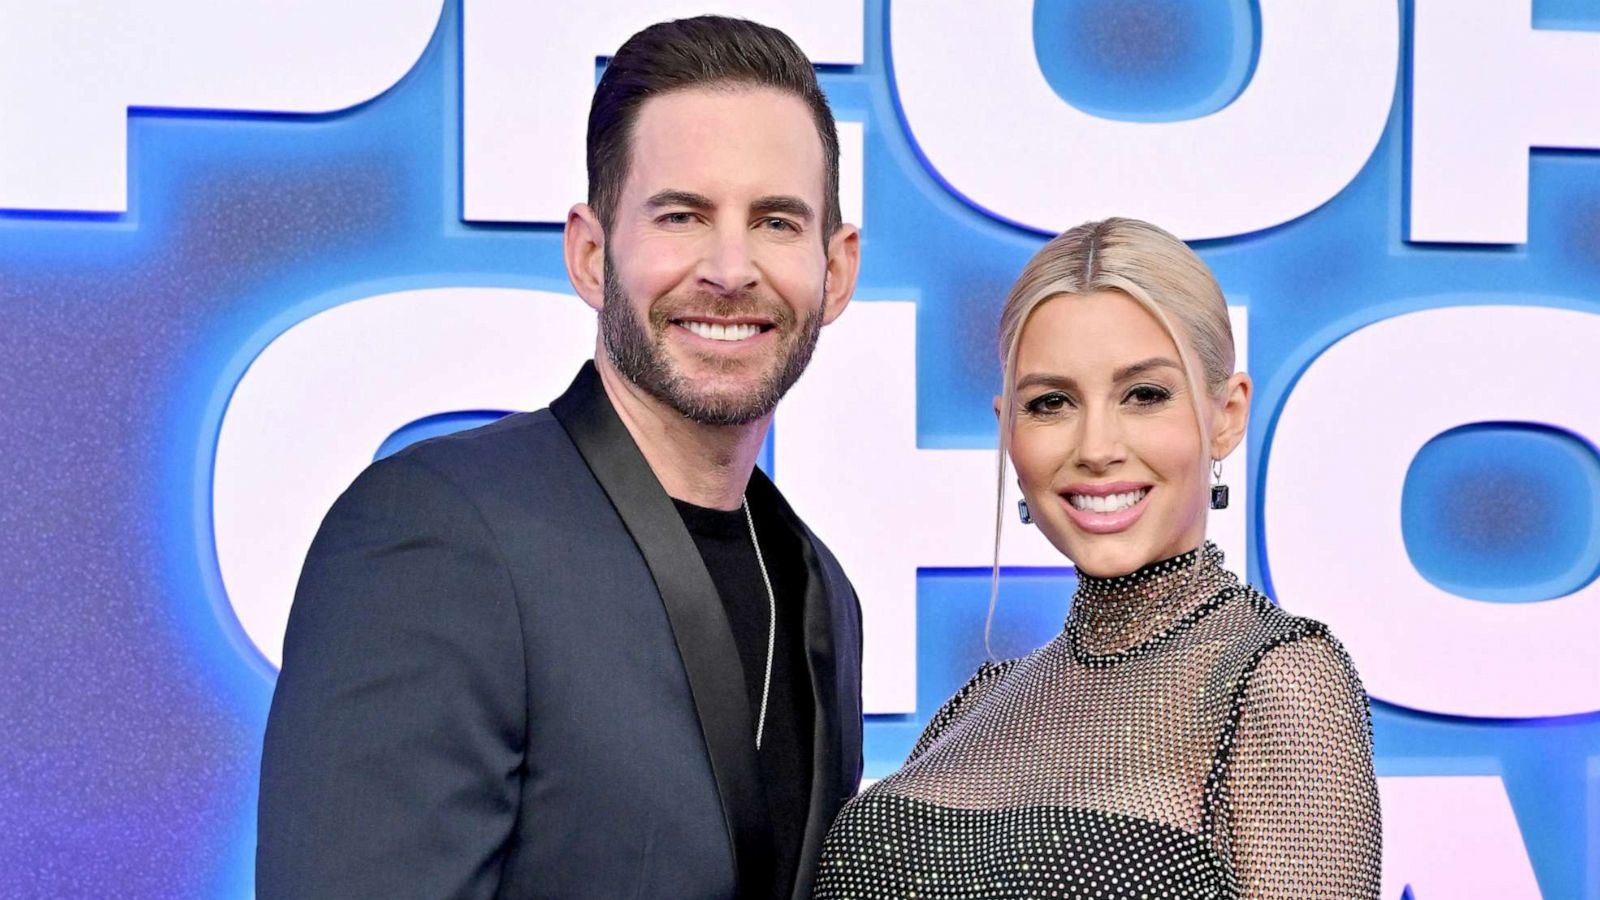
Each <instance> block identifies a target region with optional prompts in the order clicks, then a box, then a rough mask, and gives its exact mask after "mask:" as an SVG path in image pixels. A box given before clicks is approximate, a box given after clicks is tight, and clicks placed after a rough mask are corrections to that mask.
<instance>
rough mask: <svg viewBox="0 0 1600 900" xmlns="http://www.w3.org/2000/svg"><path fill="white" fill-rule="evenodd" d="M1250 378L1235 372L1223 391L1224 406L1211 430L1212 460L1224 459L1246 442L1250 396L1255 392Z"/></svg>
mask: <svg viewBox="0 0 1600 900" xmlns="http://www.w3.org/2000/svg"><path fill="white" fill-rule="evenodd" d="M1254 387H1255V386H1254V384H1253V383H1252V382H1251V381H1250V376H1249V375H1246V374H1245V373H1243V372H1235V373H1234V374H1233V375H1232V376H1230V377H1229V378H1228V384H1227V387H1225V388H1224V389H1223V393H1222V405H1221V407H1220V409H1219V410H1218V412H1219V415H1218V416H1217V420H1216V424H1215V425H1214V427H1213V428H1212V429H1211V458H1212V459H1223V458H1225V457H1227V455H1228V454H1230V453H1232V452H1233V450H1234V448H1235V447H1237V446H1239V442H1240V441H1242V440H1244V435H1245V431H1246V429H1248V428H1249V427H1250V396H1251V394H1252V392H1253V391H1254Z"/></svg>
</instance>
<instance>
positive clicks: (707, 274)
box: [700, 225, 760, 294]
mask: <svg viewBox="0 0 1600 900" xmlns="http://www.w3.org/2000/svg"><path fill="white" fill-rule="evenodd" d="M759 280H760V273H759V272H758V271H757V269H756V264H755V257H754V255H753V253H752V247H751V244H750V232H749V229H746V228H744V227H742V226H732V225H729V226H724V227H719V228H717V229H716V230H715V231H714V232H713V233H712V238H711V244H710V246H709V247H708V248H707V251H706V256H705V259H703V260H702V261H701V265H700V281H701V283H703V284H704V285H705V286H706V287H708V288H711V289H712V290H715V291H716V292H718V293H724V294H732V293H737V292H739V291H743V290H749V289H750V288H753V287H755V286H756V283H757V282H758V281H759Z"/></svg>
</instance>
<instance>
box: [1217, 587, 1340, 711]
mask: <svg viewBox="0 0 1600 900" xmlns="http://www.w3.org/2000/svg"><path fill="white" fill-rule="evenodd" d="M1243 590H1244V592H1245V593H1246V594H1247V595H1248V596H1247V597H1246V598H1244V599H1246V600H1247V602H1248V603H1249V609H1250V615H1251V616H1252V617H1253V619H1254V627H1252V628H1250V629H1248V630H1249V638H1248V644H1249V646H1248V647H1247V648H1244V649H1245V651H1246V652H1245V653H1244V654H1242V656H1243V657H1244V658H1243V667H1242V669H1243V670H1242V672H1241V673H1240V677H1239V678H1238V679H1237V681H1236V688H1237V690H1238V692H1239V694H1240V697H1241V699H1242V698H1243V696H1244V695H1245V694H1246V693H1247V692H1248V693H1250V694H1254V695H1257V696H1260V695H1262V694H1264V693H1268V692H1271V693H1282V695H1283V698H1282V699H1284V700H1286V701H1287V700H1295V699H1296V698H1298V700H1299V701H1301V702H1305V703H1319V702H1321V701H1323V700H1326V699H1328V698H1330V697H1333V696H1343V697H1350V696H1359V697H1361V698H1362V699H1363V700H1364V699H1365V697H1366V690H1365V688H1364V687H1363V685H1362V683H1361V676H1360V674H1359V673H1358V672H1357V671H1356V666H1355V662H1354V661H1353V660H1352V659H1351V658H1350V653H1349V651H1347V650H1346V649H1345V646H1344V644H1343V643H1341V642H1340V641H1339V638H1338V637H1337V636H1336V635H1335V634H1334V632H1333V630H1332V629H1331V628H1329V627H1328V625H1327V624H1326V623H1324V622H1322V621H1321V620H1319V619H1314V618H1311V617H1309V616H1301V615H1296V614H1294V613H1292V612H1290V611H1288V610H1285V609H1284V608H1283V607H1281V606H1279V605H1277V604H1276V603H1274V602H1273V601H1272V600H1271V599H1270V598H1268V597H1267V596H1266V595H1265V594H1263V593H1261V592H1260V591H1258V590H1256V589H1255V588H1253V587H1249V586H1244V588H1243Z"/></svg>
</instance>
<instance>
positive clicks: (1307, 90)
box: [890, 0, 1400, 240]
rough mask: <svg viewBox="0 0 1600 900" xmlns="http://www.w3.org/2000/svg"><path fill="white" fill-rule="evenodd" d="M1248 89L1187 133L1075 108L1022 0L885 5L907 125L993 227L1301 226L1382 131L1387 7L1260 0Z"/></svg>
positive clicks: (1345, 1) (1240, 230) (1391, 52)
mask: <svg viewBox="0 0 1600 900" xmlns="http://www.w3.org/2000/svg"><path fill="white" fill-rule="evenodd" d="M1260 10H1261V48H1260V56H1259V62H1258V64H1257V66H1256V70H1255V74H1254V75H1253V76H1252V78H1251V80H1250V84H1249V85H1247V86H1246V87H1245V89H1244V92H1243V93H1242V94H1240V95H1239V97H1238V98H1237V99H1235V100H1234V101H1233V102H1232V103H1231V104H1229V105H1228V106H1227V107H1225V108H1223V109H1221V110H1218V111H1217V112H1214V113H1211V114H1209V115H1205V116H1201V117H1199V118H1196V119H1189V120H1187V121H1181V122H1159V123H1152V122H1123V121H1113V120H1110V119H1102V118H1099V117H1097V116H1092V115H1090V114H1088V113H1085V112H1083V111H1081V110H1078V109H1075V108H1074V107H1072V106H1070V105H1068V104H1067V103H1066V102H1065V101H1063V100H1062V99H1061V98H1060V97H1059V96H1057V95H1056V93H1055V92H1054V91H1053V90H1052V89H1051V88H1050V85H1049V83H1048V82H1046V81H1045V77H1044V74H1043V73H1042V72H1041V71H1040V69H1039V65H1038V60H1037V58H1036V56H1035V54H1034V47H1033V3H1032V2H1031V0H994V2H988V3H973V2H970V0H921V2H915V3H895V4H892V5H891V7H890V16H891V22H890V41H891V44H892V48H893V52H894V77H895V81H896V83H897V84H898V86H899V92H900V105H901V108H903V109H904V110H905V117H906V124H907V126H908V127H909V129H910V130H911V133H912V136H913V138H914V139H915V141H916V142H917V144H918V145H919V146H920V147H921V149H922V152H923V154H924V155H925V156H926V157H927V158H928V161H929V163H930V164H932V166H933V168H934V169H935V170H937V171H938V173H939V175H940V176H941V177H942V178H943V179H944V180H945V181H946V182H947V183H949V185H950V186H951V187H952V188H953V189H954V190H955V191H956V192H957V193H959V194H961V195H962V196H964V197H966V198H967V199H968V200H969V201H970V202H971V203H973V204H974V205H976V206H977V207H979V208H980V209H983V210H985V211H987V212H989V213H992V214H993V215H995V216H997V217H999V218H1001V219H1006V220H1009V221H1012V222H1016V223H1018V224H1021V225H1024V226H1027V227H1030V228H1036V229H1039V230H1042V231H1048V232H1056V231H1060V230H1062V229H1063V228H1066V227H1068V226H1071V225H1076V224H1077V223H1079V222H1082V221H1084V220H1086V219H1098V218H1102V217H1105V216H1108V215H1127V216H1137V217H1139V218H1145V219H1149V220H1151V221H1153V222H1158V223H1160V224H1161V225H1162V226H1163V227H1165V228H1167V229H1169V230H1170V231H1172V232H1173V233H1175V234H1177V235H1178V236H1179V237H1182V238H1184V239H1187V240H1196V239H1200V238H1218V237H1228V236H1231V235H1238V234H1245V233H1247V232H1251V231H1259V230H1260V229H1263V228H1268V227H1271V226H1273V225H1278V224H1280V223H1283V222H1287V221H1289V220H1290V219H1293V218H1296V217H1297V216H1301V215H1304V214H1306V213H1308V212H1310V211H1312V210H1313V209H1316V208H1317V207H1318V206H1320V205H1322V204H1323V203H1325V202H1327V201H1328V200H1329V199H1330V198H1332V197H1333V196H1334V195H1335V194H1337V193H1339V191H1340V190H1342V189H1343V188H1344V186H1345V185H1347V184H1349V183H1350V180H1351V179H1352V178H1354V177H1355V175H1356V173H1357V172H1359V171H1360V170H1361V167H1362V165H1364V164H1365V163H1366V160H1367V158H1368V156H1370V155H1371V153H1372V150H1373V148H1374V147H1376V146H1377V143H1378V138H1379V137H1380V136H1381V135H1382V134H1383V130H1384V127H1385V125H1386V124H1387V122H1388V117H1389V108H1390V105H1391V103H1392V101H1393V98H1394V88H1395V72H1396V70H1397V69H1398V66H1399V54H1400V18H1399V11H1398V9H1397V8H1396V6H1395V3H1394V0H1260Z"/></svg>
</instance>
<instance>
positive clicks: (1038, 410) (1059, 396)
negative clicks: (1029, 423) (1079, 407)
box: [1022, 391, 1072, 416]
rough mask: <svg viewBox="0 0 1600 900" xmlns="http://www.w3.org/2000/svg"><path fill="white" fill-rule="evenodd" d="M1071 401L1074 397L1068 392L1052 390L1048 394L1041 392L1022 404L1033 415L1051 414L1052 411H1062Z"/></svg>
mask: <svg viewBox="0 0 1600 900" xmlns="http://www.w3.org/2000/svg"><path fill="white" fill-rule="evenodd" d="M1071 403H1072V398H1070V397H1068V396H1067V395H1066V394H1063V393H1061V392H1060V391H1051V392H1050V393H1048V394H1040V395H1039V396H1037V397H1035V398H1033V399H1032V400H1029V401H1028V402H1026V403H1024V404H1022V408H1023V409H1024V410H1026V411H1027V412H1029V413H1031V414H1032V415H1036V416H1037V415H1049V414H1050V413H1054V412H1060V411H1061V409H1062V408H1063V407H1065V406H1068V405H1070V404H1071Z"/></svg>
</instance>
